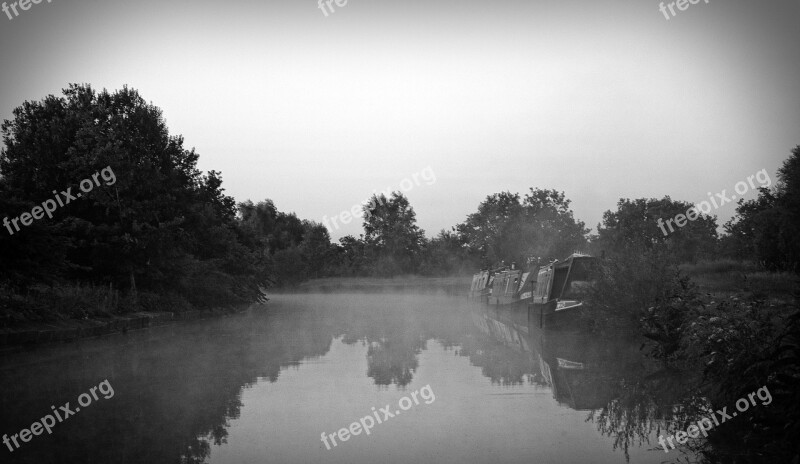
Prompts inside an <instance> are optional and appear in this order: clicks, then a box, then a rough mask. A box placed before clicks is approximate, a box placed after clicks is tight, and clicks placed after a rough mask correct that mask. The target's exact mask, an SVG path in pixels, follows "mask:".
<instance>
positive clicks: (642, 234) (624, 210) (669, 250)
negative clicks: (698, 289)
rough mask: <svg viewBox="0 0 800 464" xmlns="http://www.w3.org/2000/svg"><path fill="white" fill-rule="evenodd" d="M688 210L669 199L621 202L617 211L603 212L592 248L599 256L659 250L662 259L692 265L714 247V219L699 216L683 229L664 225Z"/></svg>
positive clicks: (625, 200) (715, 234) (690, 205)
mask: <svg viewBox="0 0 800 464" xmlns="http://www.w3.org/2000/svg"><path fill="white" fill-rule="evenodd" d="M691 207H692V204H691V203H688V202H684V201H675V200H672V199H671V198H670V197H669V196H666V197H664V198H662V199H660V200H657V199H655V198H651V199H644V198H639V199H636V200H630V199H620V200H619V202H617V211H613V212H612V211H606V212H605V213H603V222H602V224H598V226H597V232H598V235H597V237H595V238H594V240H593V242H592V248H593V249H594V250H595V251H596V252H598V253H599V252H608V253H609V254H611V255H619V254H630V253H631V250H637V251H646V250H653V249H656V248H658V249H660V250H662V251H659V254H660V255H661V259H664V258H668V259H670V261H674V262H694V261H696V260H697V259H698V258H700V257H706V256H709V255H710V254H711V253H713V252H714V250H715V247H716V240H717V232H716V229H717V222H716V218H715V217H710V216H707V215H704V214H702V213H698V216H697V217H696V218H695V220H693V221H686V224H685V225H684V226H683V227H677V226H672V224H674V222H673V223H671V224H670V225H669V226H667V225H666V224H665V223H664V221H666V220H668V219H673V218H674V217H675V216H676V215H678V214H684V215H685V213H686V211H687V210H689V209H690V208H691ZM659 220H660V221H661V222H660V223H659ZM670 227H672V229H673V231H672V232H670ZM665 232H666V235H665Z"/></svg>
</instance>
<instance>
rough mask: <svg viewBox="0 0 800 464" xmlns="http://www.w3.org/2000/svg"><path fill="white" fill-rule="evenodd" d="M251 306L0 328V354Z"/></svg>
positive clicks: (223, 312) (231, 311)
mask: <svg viewBox="0 0 800 464" xmlns="http://www.w3.org/2000/svg"><path fill="white" fill-rule="evenodd" d="M253 306H259V305H242V306H240V307H236V308H230V309H204V310H193V311H182V312H146V311H141V312H136V313H131V314H128V315H124V316H123V315H120V316H109V317H107V318H103V319H81V320H78V319H66V320H62V321H52V322H47V323H43V322H30V323H25V324H24V325H20V326H17V327H12V328H0V352H13V351H16V350H18V349H20V348H22V347H24V346H28V345H39V344H46V343H62V342H70V341H74V340H78V339H82V338H92V337H100V336H103V335H109V334H114V333H124V332H128V331H131V330H139V329H146V328H148V327H157V326H162V325H167V324H172V323H175V322H179V321H191V320H196V319H207V318H213V317H222V316H227V315H230V314H236V313H240V312H243V311H245V310H247V309H248V308H251V307H253Z"/></svg>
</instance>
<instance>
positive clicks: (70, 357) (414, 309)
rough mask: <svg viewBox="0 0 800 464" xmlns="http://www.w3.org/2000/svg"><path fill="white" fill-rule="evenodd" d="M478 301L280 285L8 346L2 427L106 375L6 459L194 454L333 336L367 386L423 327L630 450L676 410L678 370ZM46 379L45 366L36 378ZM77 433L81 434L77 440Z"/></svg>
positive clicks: (388, 375)
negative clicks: (357, 356)
mask: <svg viewBox="0 0 800 464" xmlns="http://www.w3.org/2000/svg"><path fill="white" fill-rule="evenodd" d="M503 311H506V310H501V311H496V310H491V311H489V312H487V311H477V312H474V311H472V310H471V309H470V307H469V306H466V305H465V303H464V301H463V300H459V299H453V298H447V297H443V296H441V297H440V296H424V297H421V296H403V295H366V294H362V295H357V296H355V295H302V296H280V297H278V298H275V299H273V301H271V302H270V305H269V306H268V307H267V308H265V309H256V310H253V311H252V312H250V313H246V314H242V315H237V316H234V317H229V318H224V319H218V320H211V321H198V322H194V323H187V324H182V325H176V326H170V327H163V328H158V329H152V330H148V331H143V332H134V333H129V334H127V335H125V336H115V337H110V338H105V339H99V340H85V341H81V342H79V343H76V344H74V345H60V346H56V347H51V348H41V349H38V350H35V351H33V352H31V353H23V354H19V355H15V356H7V357H6V358H4V359H3V360H2V364H0V370H1V371H2V375H3V376H4V378H6V379H12V378H13V379H15V381H14V382H4V384H5V388H4V390H3V392H2V397H1V399H2V404H1V406H2V412H3V414H2V415H0V427H1V428H2V429H3V430H6V431H9V430H20V429H22V428H24V427H27V426H29V425H30V422H31V420H33V419H35V418H37V417H41V415H42V409H43V408H45V407H49V405H50V404H54V403H57V402H59V401H61V402H64V401H67V400H69V399H71V398H75V397H77V395H78V394H80V393H81V392H83V391H84V390H85V388H86V386H87V385H94V384H96V383H97V381H98V379H103V378H107V379H109V381H110V382H111V384H112V385H114V387H115V389H116V390H117V393H116V396H115V397H114V398H113V400H112V401H107V402H103V403H98V404H97V405H96V406H95V405H93V406H92V410H91V413H88V412H87V414H84V413H83V412H81V416H78V417H76V418H75V419H71V420H70V421H66V422H64V423H63V424H59V427H61V429H60V430H59V433H54V434H53V435H51V436H48V437H44V438H41V437H40V439H39V441H38V442H37V443H36V446H28V447H27V448H26V449H25V450H24V451H25V452H24V453H19V454H18V453H14V456H13V458H14V460H15V462H31V463H34V462H35V463H40V462H118V463H126V462H154V463H155V462H159V463H160V462H181V463H187V464H188V463H202V462H204V461H206V460H207V459H208V457H209V453H210V450H211V449H212V444H214V445H220V444H223V443H225V442H226V440H227V437H228V435H227V434H228V432H227V430H228V428H229V427H230V421H231V420H235V419H237V418H238V417H239V416H240V411H241V408H242V402H241V399H242V393H243V390H244V389H246V388H250V387H251V386H252V385H254V384H256V383H257V382H260V381H261V382H263V381H268V382H279V381H280V378H281V372H282V371H283V370H284V369H288V368H290V367H296V366H300V365H301V363H302V362H303V361H304V360H310V359H314V358H320V357H322V356H325V355H326V354H327V353H328V352H329V350H330V349H331V346H332V343H333V342H334V340H337V339H341V340H342V341H343V342H344V343H346V344H356V343H362V344H364V345H366V346H367V347H368V348H367V350H366V359H365V364H366V369H365V373H366V375H367V376H368V377H370V378H371V379H373V382H374V383H375V385H377V386H379V387H380V388H385V387H388V386H390V385H396V386H397V387H400V388H402V387H405V386H406V385H409V383H410V382H411V381H412V380H413V377H414V375H415V373H416V370H417V368H418V365H419V355H420V353H421V352H422V351H423V350H425V349H426V343H427V341H429V340H436V341H438V342H439V343H441V344H442V345H443V346H444V347H445V348H446V349H448V350H453V352H454V354H457V355H459V356H466V357H469V359H470V361H471V363H472V364H473V365H475V366H478V367H480V369H481V371H482V373H483V375H485V376H486V377H487V378H489V379H490V380H491V382H492V383H494V384H498V385H519V384H523V383H526V382H527V383H530V384H535V385H539V386H541V387H542V388H545V387H550V388H552V391H553V396H554V398H555V399H556V401H558V402H559V403H561V404H564V405H567V406H569V407H571V408H574V409H579V410H587V411H591V412H590V415H589V420H593V421H595V422H596V423H597V426H598V430H600V432H601V433H603V434H606V435H610V436H614V437H615V440H616V442H615V446H617V447H620V448H622V449H623V450H625V451H626V453H627V449H628V447H629V446H631V444H633V443H635V442H634V440H636V439H639V440H647V438H648V437H649V435H650V433H652V432H653V431H654V430H655V431H658V430H659V429H658V427H660V426H661V425H660V424H662V423H663V422H664V421H667V420H677V419H680V417H679V416H680V414H678V413H676V412H675V411H678V409H677V408H673V407H672V406H671V405H673V404H680V402H681V398H680V397H679V396H680V395H679V393H677V392H680V391H681V390H682V389H681V388H680V379H676V378H674V376H671V375H670V373H666V372H662V371H660V370H659V369H658V367H657V366H655V365H652V364H651V363H649V362H648V361H647V360H645V359H644V358H643V357H642V356H641V354H640V353H639V352H638V350H637V349H635V348H634V349H631V347H630V345H629V344H625V343H622V342H621V341H619V340H597V339H595V340H591V339H586V338H580V337H578V336H575V335H560V334H548V333H540V332H536V331H535V330H534V328H532V327H528V324H527V313H526V312H524V311H522V312H514V311H506V312H503ZM42 379H48V380H47V381H46V382H43V381H42ZM80 444H84V445H80Z"/></svg>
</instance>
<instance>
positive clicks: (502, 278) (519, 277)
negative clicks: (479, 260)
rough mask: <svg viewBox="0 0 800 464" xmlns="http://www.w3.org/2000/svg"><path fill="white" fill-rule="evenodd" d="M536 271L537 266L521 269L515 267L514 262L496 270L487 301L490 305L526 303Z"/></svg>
mask: <svg viewBox="0 0 800 464" xmlns="http://www.w3.org/2000/svg"><path fill="white" fill-rule="evenodd" d="M537 271H538V266H534V267H532V268H531V269H529V270H528V271H523V270H522V269H517V266H516V264H513V263H512V264H511V267H510V268H508V269H504V270H502V271H498V272H496V273H495V275H494V279H493V280H492V285H491V289H490V292H489V296H488V298H487V303H489V304H490V305H523V304H526V303H527V302H528V301H529V300H530V298H531V296H532V294H533V289H534V287H535V285H536V276H537V274H538V273H537ZM526 290H527V291H526Z"/></svg>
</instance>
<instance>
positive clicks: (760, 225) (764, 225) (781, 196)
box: [722, 145, 800, 272]
mask: <svg viewBox="0 0 800 464" xmlns="http://www.w3.org/2000/svg"><path fill="white" fill-rule="evenodd" d="M778 180H779V182H777V183H776V185H775V186H774V187H773V188H772V189H771V190H770V189H768V188H765V187H762V188H760V189H759V194H758V198H756V199H754V200H749V201H744V200H743V199H740V200H739V201H738V206H737V208H736V214H737V215H736V217H734V218H733V219H731V220H730V221H728V222H727V223H725V225H724V228H725V232H726V234H727V235H726V236H725V237H723V240H722V245H723V251H724V252H725V253H727V254H729V255H731V256H734V257H736V258H739V259H752V260H755V261H758V262H760V263H762V264H763V265H764V266H765V267H767V268H768V269H771V270H792V271H795V272H796V271H798V270H800V239H798V234H800V145H798V146H796V147H795V148H794V149H793V150H792V152H791V156H790V157H789V158H788V159H786V160H785V161H784V162H783V165H782V166H781V168H780V169H778Z"/></svg>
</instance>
